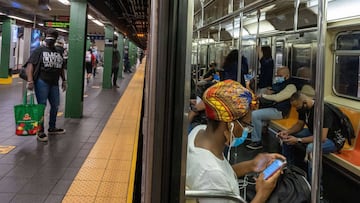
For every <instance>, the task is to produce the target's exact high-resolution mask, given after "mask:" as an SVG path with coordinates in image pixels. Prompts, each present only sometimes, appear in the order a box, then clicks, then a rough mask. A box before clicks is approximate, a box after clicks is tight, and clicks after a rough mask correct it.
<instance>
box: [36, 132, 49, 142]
mask: <svg viewBox="0 0 360 203" xmlns="http://www.w3.org/2000/svg"><path fill="white" fill-rule="evenodd" d="M37 139H38V140H39V141H40V142H47V141H48V136H47V135H46V134H45V133H44V132H39V133H38V134H37Z"/></svg>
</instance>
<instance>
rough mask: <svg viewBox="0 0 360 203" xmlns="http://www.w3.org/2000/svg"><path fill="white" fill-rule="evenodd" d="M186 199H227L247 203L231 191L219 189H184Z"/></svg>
mask: <svg viewBox="0 0 360 203" xmlns="http://www.w3.org/2000/svg"><path fill="white" fill-rule="evenodd" d="M185 197H186V199H199V198H213V199H227V200H232V201H235V202H240V203H247V202H246V201H245V200H244V199H243V198H242V197H240V196H239V195H236V194H234V193H232V192H227V191H219V190H185Z"/></svg>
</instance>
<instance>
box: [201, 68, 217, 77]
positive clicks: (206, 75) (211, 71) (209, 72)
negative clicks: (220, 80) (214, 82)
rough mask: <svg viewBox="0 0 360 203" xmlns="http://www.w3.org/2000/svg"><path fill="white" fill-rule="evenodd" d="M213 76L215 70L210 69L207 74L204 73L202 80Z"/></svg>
mask: <svg viewBox="0 0 360 203" xmlns="http://www.w3.org/2000/svg"><path fill="white" fill-rule="evenodd" d="M215 74H216V71H215V69H214V68H213V69H210V70H208V72H207V73H205V75H204V79H206V78H208V77H210V76H214V75H215ZM213 78H214V77H213Z"/></svg>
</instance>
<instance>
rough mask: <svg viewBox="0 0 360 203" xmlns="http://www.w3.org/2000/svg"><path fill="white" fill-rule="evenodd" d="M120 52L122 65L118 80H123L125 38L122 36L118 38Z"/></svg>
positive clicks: (120, 64)
mask: <svg viewBox="0 0 360 203" xmlns="http://www.w3.org/2000/svg"><path fill="white" fill-rule="evenodd" d="M117 47H118V50H119V53H120V63H119V74H118V78H122V77H123V67H124V61H123V59H124V36H123V35H122V34H119V37H118V45H117Z"/></svg>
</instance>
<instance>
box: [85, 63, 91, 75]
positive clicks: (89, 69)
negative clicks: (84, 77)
mask: <svg viewBox="0 0 360 203" xmlns="http://www.w3.org/2000/svg"><path fill="white" fill-rule="evenodd" d="M85 67H86V72H87V73H92V65H91V63H89V62H85Z"/></svg>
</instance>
